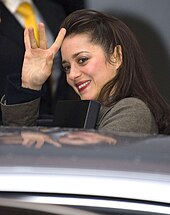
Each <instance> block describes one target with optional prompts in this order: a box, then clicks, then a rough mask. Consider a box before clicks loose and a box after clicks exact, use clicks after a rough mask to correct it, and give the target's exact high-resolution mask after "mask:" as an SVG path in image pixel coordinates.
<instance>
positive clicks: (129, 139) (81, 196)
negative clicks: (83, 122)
mask: <svg viewBox="0 0 170 215" xmlns="http://www.w3.org/2000/svg"><path fill="white" fill-rule="evenodd" d="M26 212H27V214H65V215H67V214H69V215H70V214H86V215H88V214H89V215H90V214H122V215H124V214H170V137H169V136H164V135H138V134H133V133H116V132H115V133H109V132H99V131H97V130H94V129H69V128H58V127H52V128H46V127H23V128H17V127H1V129H0V214H5V215H6V214H14V215H15V214H16V215H18V214H24V213H26Z"/></svg>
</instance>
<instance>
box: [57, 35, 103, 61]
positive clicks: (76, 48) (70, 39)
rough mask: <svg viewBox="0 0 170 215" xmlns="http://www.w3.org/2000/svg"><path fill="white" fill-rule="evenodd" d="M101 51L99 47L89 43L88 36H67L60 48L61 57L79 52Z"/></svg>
mask: <svg viewBox="0 0 170 215" xmlns="http://www.w3.org/2000/svg"><path fill="white" fill-rule="evenodd" d="M99 49H100V50H102V48H101V46H100V45H98V44H94V43H93V42H92V41H91V38H90V36H89V34H86V33H83V34H74V35H70V36H67V37H66V38H65V39H64V40H63V43H62V46H61V54H62V57H67V56H68V55H70V54H75V53H78V52H81V51H87V52H88V51H89V52H96V51H99Z"/></svg>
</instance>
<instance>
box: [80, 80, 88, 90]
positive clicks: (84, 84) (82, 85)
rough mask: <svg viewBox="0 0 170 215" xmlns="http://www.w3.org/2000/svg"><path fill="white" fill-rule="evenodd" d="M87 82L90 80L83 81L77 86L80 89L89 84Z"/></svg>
mask: <svg viewBox="0 0 170 215" xmlns="http://www.w3.org/2000/svg"><path fill="white" fill-rule="evenodd" d="M89 83H90V81H87V82H85V83H83V84H81V85H79V86H78V89H81V88H82V87H84V86H86V85H87V84H89Z"/></svg>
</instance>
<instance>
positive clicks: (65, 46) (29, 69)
mask: <svg viewBox="0 0 170 215" xmlns="http://www.w3.org/2000/svg"><path fill="white" fill-rule="evenodd" d="M61 27H62V29H61V31H60V33H59V35H58V38H57V39H56V41H55V42H54V44H53V45H52V47H50V48H49V49H46V38H45V30H44V26H43V24H40V25H39V34H40V41H41V42H40V48H38V47H37V45H36V42H35V38H34V34H33V31H32V30H31V29H27V30H26V31H25V46H26V53H25V58H24V63H23V69H22V87H23V88H27V89H30V90H33V91H40V90H41V88H42V85H43V83H44V82H45V81H46V80H47V78H48V77H49V76H50V74H51V67H52V62H53V57H54V55H55V53H56V52H57V51H58V49H59V48H60V46H61V55H62V66H63V70H64V71H65V72H66V78H67V82H68V84H69V85H70V86H71V87H73V89H74V90H75V92H76V93H77V94H78V95H79V96H80V98H81V99H82V100H98V101H100V102H101V104H102V107H101V110H100V113H99V117H98V122H97V128H98V129H100V130H109V131H118V132H137V133H150V134H152V133H162V134H166V133H168V132H167V131H166V129H167V127H168V126H169V121H170V116H169V106H168V104H166V102H165V101H164V100H163V98H162V97H161V96H160V94H159V92H158V90H157V89H156V87H155V85H154V83H153V82H152V80H151V78H150V76H149V69H148V67H147V64H146V62H145V59H144V56H143V53H142V51H141V49H140V46H139V44H138V42H137V40H136V39H135V36H134V35H133V33H132V32H131V31H130V30H129V28H128V27H127V26H126V25H125V24H124V23H123V22H122V21H120V20H119V19H117V18H114V17H112V16H109V15H105V14H103V13H100V12H97V11H93V10H87V9H85V10H78V11H75V12H73V13H72V14H70V15H69V16H68V17H67V18H66V19H65V21H64V22H63V24H62V26H61ZM65 29H66V31H65ZM6 100H7V105H2V111H3V116H4V122H5V123H6V124H8V125H12V124H13V125H18V122H16V119H15V120H14V121H13V123H11V122H12V120H11V119H12V118H13V117H11V116H10V110H11V108H13V109H14V108H16V106H17V110H18V108H19V107H20V106H21V107H22V110H24V112H25V108H27V107H28V104H29V103H30V104H34V105H33V106H34V108H31V109H32V110H33V111H34V113H31V114H30V112H31V111H30V110H29V114H28V115H27V116H26V119H25V120H23V121H22V123H21V124H20V125H33V124H34V123H35V119H36V117H37V115H36V114H35V112H36V113H37V111H35V110H37V109H38V100H35V101H29V102H27V103H25V104H19V105H13V107H11V105H8V104H10V102H8V99H6ZM23 107H24V108H23ZM20 114H21V113H20ZM24 115H25V114H23V116H24ZM24 117H25V116H24ZM28 118H29V119H28ZM30 119H31V121H29V120H30ZM28 122H29V123H28ZM30 122H31V123H30Z"/></svg>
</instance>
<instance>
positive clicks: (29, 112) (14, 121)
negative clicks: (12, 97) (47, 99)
mask: <svg viewBox="0 0 170 215" xmlns="http://www.w3.org/2000/svg"><path fill="white" fill-rule="evenodd" d="M39 103H40V98H38V99H35V100H33V101H30V102H26V103H21V104H14V105H6V104H5V99H4V97H2V99H1V111H2V123H3V125H4V126H34V125H36V121H37V118H38V116H39Z"/></svg>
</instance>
